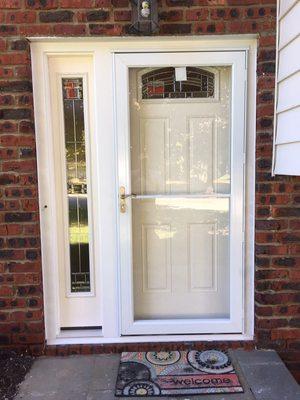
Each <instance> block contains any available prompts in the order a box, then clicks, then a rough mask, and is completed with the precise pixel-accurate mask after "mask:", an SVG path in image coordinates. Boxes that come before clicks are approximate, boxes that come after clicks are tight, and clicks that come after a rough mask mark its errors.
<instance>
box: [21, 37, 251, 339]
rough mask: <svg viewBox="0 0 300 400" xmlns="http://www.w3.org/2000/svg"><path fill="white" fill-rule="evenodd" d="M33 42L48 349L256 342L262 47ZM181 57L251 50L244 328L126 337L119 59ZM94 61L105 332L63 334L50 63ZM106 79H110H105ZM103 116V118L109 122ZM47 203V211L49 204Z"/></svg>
mask: <svg viewBox="0 0 300 400" xmlns="http://www.w3.org/2000/svg"><path fill="white" fill-rule="evenodd" d="M29 40H30V41H31V54H32V69H33V86H34V105H35V127H36V142H37V159H38V182H39V204H40V226H41V243H42V268H43V284H44V309H45V327H46V339H47V343H48V344H65V343H117V342H149V341H184V340H250V339H251V338H252V337H253V334H254V204H255V203H254V185H255V110H256V48H257V40H256V36H255V35H236V36H222V37H220V36H210V37H205V36H201V37H199V36H188V37H181V38H178V37H150V38H76V39H75V38H29ZM141 51H142V52H144V53H147V52H162V51H163V52H165V51H170V52H177V51H190V52H194V51H197V52H198V51H205V52H207V51H224V52H227V51H244V52H245V55H246V57H247V65H248V88H247V95H246V98H245V101H246V100H247V115H248V118H247V135H246V142H247V143H246V144H247V157H246V164H247V176H246V182H245V185H246V213H245V216H246V217H245V232H246V235H245V237H246V243H245V255H246V257H245V259H246V264H245V268H244V274H245V275H244V285H243V301H244V308H243V318H244V323H243V329H242V333H237V334H216V335H206V334H203V335H188V334H186V335H154V336H149V335H148V336H147V335H144V336H130V337H123V336H121V330H120V314H119V313H116V312H115V310H119V309H120V306H121V299H120V297H119V293H120V292H119V289H120V270H119V268H118V265H119V261H118V260H119V254H118V237H119V231H118V214H119V203H118V179H117V173H116V166H117V163H116V136H115V134H114V132H116V120H115V106H114V96H113V92H112V90H111V87H112V86H113V85H114V63H113V58H114V54H116V53H120V52H123V53H128V52H141ZM87 54H89V55H91V57H92V58H93V63H94V76H95V79H94V82H93V86H94V93H97V95H96V96H95V104H93V105H89V106H90V109H91V112H93V113H94V121H95V123H94V127H92V128H91V129H94V132H95V138H96V140H95V149H94V151H95V155H96V159H97V163H96V166H95V171H94V174H95V176H96V177H97V178H96V179H97V185H96V186H97V187H96V188H95V195H96V196H97V204H96V205H95V208H94V224H95V227H96V229H95V240H96V243H97V246H96V249H95V264H96V265H97V266H98V268H99V271H100V274H99V279H100V280H101V282H100V287H101V291H102V293H101V303H102V304H101V305H99V307H101V308H102V315H103V329H102V331H101V332H98V331H97V332H86V331H84V332H76V331H73V332H68V333H67V332H65V333H62V332H61V331H60V329H59V305H58V302H57V293H58V285H57V282H58V273H57V268H56V265H57V264H56V260H57V255H56V254H57V238H56V237H55V235H53V232H54V229H55V219H54V215H55V207H54V204H55V202H54V196H53V193H54V189H55V182H54V180H53V174H52V171H53V157H52V156H51V118H52V116H51V106H50V102H49V72H48V60H49V57H51V56H53V55H87ZM103 76H106V77H109V79H102V77H103ZM103 116H104V117H103ZM45 205H47V206H48V207H47V208H44V206H45Z"/></svg>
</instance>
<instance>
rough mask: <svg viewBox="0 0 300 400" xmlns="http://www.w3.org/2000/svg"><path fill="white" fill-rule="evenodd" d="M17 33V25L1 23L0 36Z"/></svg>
mask: <svg viewBox="0 0 300 400" xmlns="http://www.w3.org/2000/svg"><path fill="white" fill-rule="evenodd" d="M17 33H18V29H17V26H16V25H0V36H15V35H17Z"/></svg>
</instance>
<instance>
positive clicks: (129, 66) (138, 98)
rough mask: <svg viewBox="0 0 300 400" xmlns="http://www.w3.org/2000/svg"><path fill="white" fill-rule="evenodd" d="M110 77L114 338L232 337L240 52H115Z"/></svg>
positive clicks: (239, 284) (237, 263) (238, 262)
mask: <svg viewBox="0 0 300 400" xmlns="http://www.w3.org/2000/svg"><path fill="white" fill-rule="evenodd" d="M115 74H116V75H115V80H116V86H115V87H116V93H115V95H116V115H117V136H118V158H119V190H120V199H119V201H120V203H119V224H120V254H121V255H120V287H121V333H122V334H123V335H133V334H137V335H138V334H141V335H145V334H188V333H189V334H201V333H212V334H213V333H241V332H242V331H243V265H244V259H243V243H244V229H243V221H244V160H245V156H244V140H245V139H244V126H245V87H246V53H245V52H243V51H235V52H193V53H184V52H182V53H180V52H178V53H140V54H138V53H135V54H128V53H127V54H116V56H115ZM122 197H123V198H122Z"/></svg>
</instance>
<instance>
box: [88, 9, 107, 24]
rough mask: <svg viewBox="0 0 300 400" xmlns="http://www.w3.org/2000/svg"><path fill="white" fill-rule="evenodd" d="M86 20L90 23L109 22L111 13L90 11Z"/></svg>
mask: <svg viewBox="0 0 300 400" xmlns="http://www.w3.org/2000/svg"><path fill="white" fill-rule="evenodd" d="M86 19H87V21H89V22H92V21H101V22H104V21H107V20H109V11H105V10H94V11H88V12H87V13H86Z"/></svg>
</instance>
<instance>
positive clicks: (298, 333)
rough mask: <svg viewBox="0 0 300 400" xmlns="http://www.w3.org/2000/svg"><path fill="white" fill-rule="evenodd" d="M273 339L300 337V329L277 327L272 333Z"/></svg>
mask: <svg viewBox="0 0 300 400" xmlns="http://www.w3.org/2000/svg"><path fill="white" fill-rule="evenodd" d="M271 338H272V340H276V339H300V329H296V328H294V329H291V328H286V329H276V330H273V331H272V333H271Z"/></svg>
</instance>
